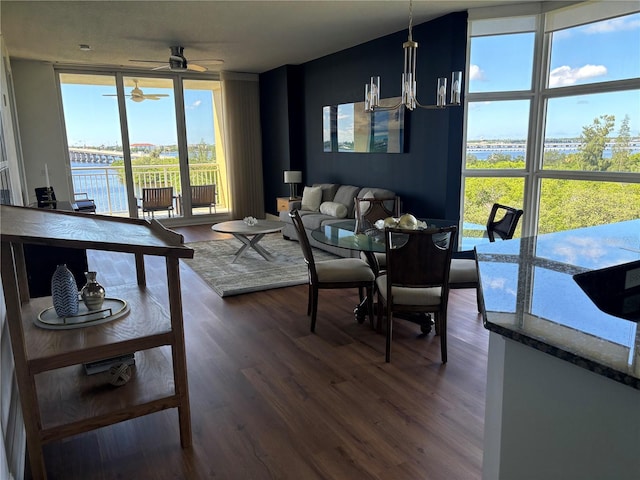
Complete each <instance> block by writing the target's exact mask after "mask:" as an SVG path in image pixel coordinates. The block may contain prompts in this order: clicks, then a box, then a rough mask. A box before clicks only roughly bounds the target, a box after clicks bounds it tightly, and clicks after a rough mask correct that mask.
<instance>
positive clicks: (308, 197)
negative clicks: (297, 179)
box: [300, 187, 322, 212]
mask: <svg viewBox="0 0 640 480" xmlns="http://www.w3.org/2000/svg"><path fill="white" fill-rule="evenodd" d="M320 202H322V187H304V191H303V192H302V207H301V208H300V210H307V211H310V212H317V211H318V210H319V209H320Z"/></svg>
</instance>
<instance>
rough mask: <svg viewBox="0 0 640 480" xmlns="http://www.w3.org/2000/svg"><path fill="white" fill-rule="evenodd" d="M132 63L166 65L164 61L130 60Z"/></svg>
mask: <svg viewBox="0 0 640 480" xmlns="http://www.w3.org/2000/svg"><path fill="white" fill-rule="evenodd" d="M129 61H130V62H137V63H166V62H165V61H164V60H133V59H129Z"/></svg>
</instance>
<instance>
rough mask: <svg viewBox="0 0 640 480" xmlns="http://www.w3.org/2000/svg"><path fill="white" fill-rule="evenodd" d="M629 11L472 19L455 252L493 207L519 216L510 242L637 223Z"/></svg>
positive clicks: (635, 29)
mask: <svg viewBox="0 0 640 480" xmlns="http://www.w3.org/2000/svg"><path fill="white" fill-rule="evenodd" d="M605 3H606V5H605ZM612 5H613V6H612ZM616 9H617V10H616ZM635 9H636V10H637V6H636V7H635ZM629 10H631V8H630V4H629V3H628V2H589V4H588V5H586V6H585V5H578V6H572V7H567V8H564V9H559V10H556V11H552V12H548V13H545V14H540V15H537V14H536V15H524V16H516V17H503V18H491V19H486V18H474V13H472V12H470V19H471V20H470V28H469V32H470V38H469V43H468V45H469V55H468V56H469V61H470V64H469V67H468V73H467V78H468V79H469V81H468V85H467V95H466V101H467V109H466V112H467V118H466V127H465V129H466V131H465V138H466V145H465V162H464V166H463V182H462V184H463V194H462V197H463V201H462V215H461V217H462V219H463V227H462V235H461V242H462V248H468V247H469V246H470V245H471V246H472V245H473V244H474V243H477V242H478V239H477V238H475V239H474V237H476V236H477V235H478V228H481V227H478V226H482V225H484V223H485V222H486V219H487V216H488V214H489V211H490V208H491V204H493V203H494V202H497V203H504V204H507V205H511V206H514V207H518V208H523V209H524V211H525V216H524V217H523V220H522V224H521V226H520V228H519V229H518V231H517V232H516V236H520V235H534V234H536V233H548V232H554V231H560V230H566V229H573V228H578V227H586V226H592V225H597V224H603V223H610V222H615V221H622V220H627V219H631V218H638V217H639V216H640V201H639V200H640V130H639V129H640V13H638V12H637V11H629ZM494 12H495V10H494ZM480 14H481V13H480ZM507 60H508V61H507Z"/></svg>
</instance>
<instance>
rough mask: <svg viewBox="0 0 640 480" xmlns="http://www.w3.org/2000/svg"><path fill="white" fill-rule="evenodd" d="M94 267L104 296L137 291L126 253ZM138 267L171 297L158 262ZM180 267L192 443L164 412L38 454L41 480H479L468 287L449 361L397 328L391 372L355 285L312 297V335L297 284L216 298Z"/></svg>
mask: <svg viewBox="0 0 640 480" xmlns="http://www.w3.org/2000/svg"><path fill="white" fill-rule="evenodd" d="M175 230H176V231H179V232H180V233H182V234H183V235H184V236H185V240H186V241H187V242H188V241H199V240H204V239H206V238H213V236H214V235H215V234H214V233H213V232H211V230H210V229H209V227H208V226H204V227H186V228H176V229H175ZM89 262H90V266H91V267H92V268H93V269H95V270H97V271H98V272H99V274H98V275H99V276H98V280H99V281H101V283H103V284H104V285H105V287H107V290H108V287H109V286H112V285H117V284H120V283H130V282H135V272H134V266H133V258H132V256H130V255H126V254H109V253H104V252H90V256H89ZM146 267H147V281H148V286H149V288H150V289H151V290H152V291H153V292H154V293H157V294H158V295H159V296H161V297H163V298H164V297H166V286H165V283H164V262H163V261H162V259H153V258H152V259H149V260H147V262H146ZM181 272H182V277H181V279H182V290H183V301H184V321H185V330H186V348H187V361H188V369H189V391H190V399H191V412H192V424H193V448H192V449H188V450H183V449H181V447H180V439H179V434H178V418H177V413H176V411H175V410H174V409H172V410H166V411H163V412H160V413H156V414H152V415H148V416H146V417H142V418H138V419H135V420H130V421H127V422H123V423H120V424H117V425H114V426H111V427H107V428H102V429H99V430H95V431H92V432H89V433H87V434H83V435H79V436H77V437H72V438H69V439H66V440H62V441H59V442H56V443H53V444H50V445H47V446H46V447H45V454H46V465H47V469H48V474H49V478H50V479H64V480H75V479H77V480H88V479H127V480H128V479H156V480H161V479H225V480H226V479H241V480H245V479H296V480H307V479H309V480H312V479H336V480H344V479H358V480H363V479H380V480H403V479H407V480H417V479H421V480H422V479H446V480H455V479H464V480H468V479H477V478H480V477H481V469H482V440H483V424H484V406H485V383H486V363H487V344H488V332H487V331H486V330H485V329H484V328H483V326H482V320H481V317H480V316H479V315H478V314H477V312H476V311H475V292H474V291H473V290H454V291H452V293H451V297H450V304H449V317H448V318H449V321H448V324H449V343H448V345H449V362H448V363H447V364H446V365H442V364H441V363H440V346H439V340H438V338H437V337H435V338H434V336H433V333H432V334H429V335H428V336H420V335H419V328H418V326H416V325H414V324H410V323H405V322H402V321H398V322H396V324H395V325H397V326H396V328H395V330H394V334H395V339H394V344H393V363H391V364H386V363H385V362H384V336H383V335H380V334H376V333H375V332H374V331H372V330H371V329H370V328H369V326H368V323H365V324H363V325H359V324H358V323H356V322H355V321H354V317H353V313H352V311H353V307H354V305H355V304H356V303H357V299H358V296H357V291H355V290H354V291H352V292H347V291H338V290H336V291H321V292H320V308H319V316H318V325H317V329H316V333H315V334H311V333H310V332H309V319H308V317H307V316H306V302H307V289H306V287H305V286H298V287H290V288H283V289H276V290H270V291H266V292H258V293H253V294H247V295H241V296H237V297H229V298H226V299H222V298H220V297H219V296H218V295H217V294H216V293H214V291H213V290H211V289H210V288H209V287H208V286H207V285H206V284H205V283H204V282H203V281H202V280H201V279H200V277H198V275H196V274H195V273H194V272H193V271H192V270H191V269H190V268H189V267H187V266H186V265H182V268H181ZM165 302H166V300H165ZM132 381H135V378H134V379H133V380H132Z"/></svg>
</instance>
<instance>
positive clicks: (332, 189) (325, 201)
mask: <svg viewBox="0 0 640 480" xmlns="http://www.w3.org/2000/svg"><path fill="white" fill-rule="evenodd" d="M312 187H320V189H321V190H322V197H321V199H320V204H319V205H317V202H315V203H313V202H311V204H310V202H308V201H307V202H305V200H307V195H305V194H306V193H308V190H307V189H308V187H305V192H304V193H303V199H302V201H297V202H292V203H291V209H292V210H298V212H299V213H300V217H301V218H302V223H303V224H304V226H305V229H306V230H307V236H308V237H309V242H310V243H311V245H312V246H313V247H316V248H320V249H322V250H325V251H327V252H331V253H333V254H335V255H339V256H341V257H358V256H359V252H357V251H351V250H347V249H345V248H337V247H332V246H330V245H326V244H324V243H320V242H318V241H317V240H315V239H314V238H313V237H312V236H311V231H312V230H315V229H318V228H320V227H321V226H323V225H326V224H327V223H335V222H343V221H345V220H354V214H355V204H354V199H355V198H364V197H371V196H372V195H373V197H374V198H384V199H387V198H388V199H395V201H396V202H399V201H400V200H399V198H398V197H397V196H396V194H395V193H394V192H392V191H391V190H386V189H384V188H377V187H357V186H353V185H340V184H336V183H321V184H313V185H312ZM316 192H317V191H316ZM309 197H311V196H309ZM385 203H386V202H385ZM393 203H394V202H393V201H392V202H391V204H392V206H390V207H389V208H390V210H392V211H394V210H395V205H393ZM303 204H304V205H303ZM399 210H400V208H399V207H398V211H399ZM280 220H281V221H282V222H284V223H285V227H284V228H283V229H282V236H283V237H284V238H285V239H287V240H296V241H297V240H298V234H297V233H296V229H295V227H294V226H293V222H292V220H291V217H290V216H289V212H286V211H285V212H280Z"/></svg>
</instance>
